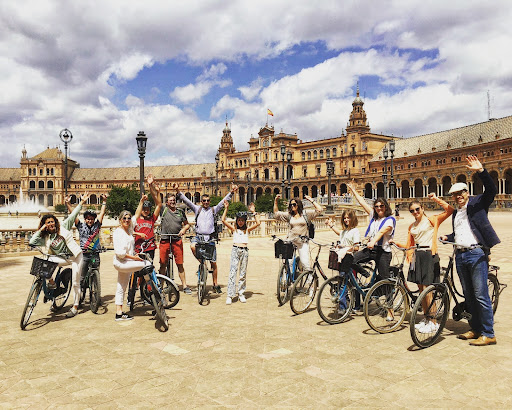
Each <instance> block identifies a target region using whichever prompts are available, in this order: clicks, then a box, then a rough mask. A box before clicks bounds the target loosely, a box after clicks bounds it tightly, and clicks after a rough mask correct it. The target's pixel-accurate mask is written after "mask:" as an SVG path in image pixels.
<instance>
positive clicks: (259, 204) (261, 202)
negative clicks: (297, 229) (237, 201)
mask: <svg viewBox="0 0 512 410" xmlns="http://www.w3.org/2000/svg"><path fill="white" fill-rule="evenodd" d="M274 198H275V196H273V195H269V194H265V195H262V196H260V197H259V198H258V199H257V200H256V201H254V205H255V206H256V212H273V211H274ZM277 206H278V208H279V210H280V211H283V210H284V209H285V206H284V202H283V200H282V199H279V200H278V201H277Z"/></svg>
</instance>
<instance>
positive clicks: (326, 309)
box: [316, 245, 377, 325]
mask: <svg viewBox="0 0 512 410" xmlns="http://www.w3.org/2000/svg"><path fill="white" fill-rule="evenodd" d="M363 246H364V245H363ZM363 278H365V279H363ZM368 279H369V280H368ZM376 280H377V265H376V264H375V262H374V261H373V260H370V261H368V262H364V263H358V264H353V265H352V268H351V269H350V271H349V272H347V273H345V274H344V275H336V276H333V277H332V278H330V279H328V280H326V281H325V282H324V283H323V284H322V286H321V287H320V290H319V292H318V298H317V300H316V304H317V309H318V314H319V315H320V317H321V318H322V319H323V320H324V321H325V322H327V323H329V324H330V325H334V324H337V323H341V322H343V321H344V320H345V319H347V318H348V317H349V315H350V313H351V312H352V309H353V307H354V304H355V298H356V297H357V296H358V295H360V296H361V297H363V298H364V297H365V296H366V293H367V292H368V291H369V290H370V288H371V287H372V286H373V285H374V284H375V282H376Z"/></svg>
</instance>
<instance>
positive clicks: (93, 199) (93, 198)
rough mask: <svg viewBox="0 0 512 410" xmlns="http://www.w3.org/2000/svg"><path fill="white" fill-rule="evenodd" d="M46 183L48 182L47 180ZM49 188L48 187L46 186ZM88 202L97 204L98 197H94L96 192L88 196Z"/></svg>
mask: <svg viewBox="0 0 512 410" xmlns="http://www.w3.org/2000/svg"><path fill="white" fill-rule="evenodd" d="M48 184H50V183H49V182H48ZM48 188H49V187H48ZM89 203H90V204H97V203H98V198H97V197H96V194H92V195H91V196H90V197H89Z"/></svg>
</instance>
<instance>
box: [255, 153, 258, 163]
mask: <svg viewBox="0 0 512 410" xmlns="http://www.w3.org/2000/svg"><path fill="white" fill-rule="evenodd" d="M254 160H255V161H256V162H258V154H256V155H255V156H254Z"/></svg>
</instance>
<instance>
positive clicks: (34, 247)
mask: <svg viewBox="0 0 512 410" xmlns="http://www.w3.org/2000/svg"><path fill="white" fill-rule="evenodd" d="M29 246H30V247H31V248H32V249H35V250H38V251H39V252H40V253H41V254H42V255H43V256H46V257H47V258H49V257H51V256H57V257H59V258H63V259H66V260H68V259H69V258H70V257H71V256H73V255H69V254H67V253H58V254H50V253H46V252H44V251H43V249H42V248H41V247H40V246H37V245H29Z"/></svg>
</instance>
